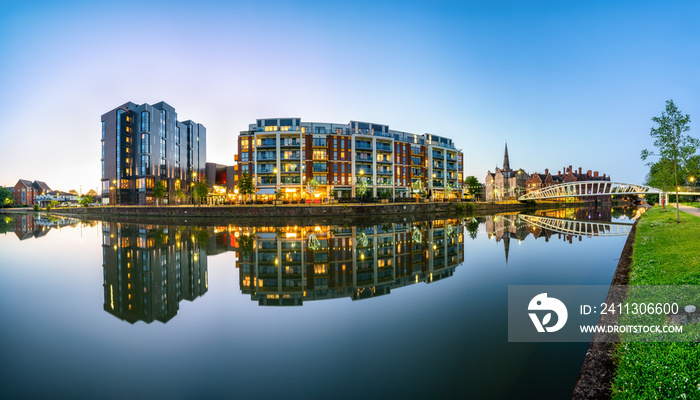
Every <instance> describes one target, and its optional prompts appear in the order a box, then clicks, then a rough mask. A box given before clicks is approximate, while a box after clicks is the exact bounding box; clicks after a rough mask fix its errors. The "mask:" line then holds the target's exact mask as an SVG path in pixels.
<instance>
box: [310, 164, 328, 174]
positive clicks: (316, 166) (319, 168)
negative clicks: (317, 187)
mask: <svg viewBox="0 0 700 400" xmlns="http://www.w3.org/2000/svg"><path fill="white" fill-rule="evenodd" d="M313 168H314V172H328V168H327V166H326V163H317V162H315V163H314V165H313Z"/></svg>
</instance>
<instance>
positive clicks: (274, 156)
mask: <svg viewBox="0 0 700 400" xmlns="http://www.w3.org/2000/svg"><path fill="white" fill-rule="evenodd" d="M276 159H277V154H270V155H268V154H260V153H258V161H265V160H276Z"/></svg>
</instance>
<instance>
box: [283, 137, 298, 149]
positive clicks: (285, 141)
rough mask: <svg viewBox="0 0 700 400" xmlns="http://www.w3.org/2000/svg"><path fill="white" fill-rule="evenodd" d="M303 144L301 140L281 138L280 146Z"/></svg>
mask: <svg viewBox="0 0 700 400" xmlns="http://www.w3.org/2000/svg"><path fill="white" fill-rule="evenodd" d="M299 146H301V141H300V140H296V139H295V140H284V139H281V140H280V147H299Z"/></svg>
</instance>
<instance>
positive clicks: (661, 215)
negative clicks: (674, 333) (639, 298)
mask: <svg viewBox="0 0 700 400" xmlns="http://www.w3.org/2000/svg"><path fill="white" fill-rule="evenodd" d="M632 259H633V261H632V266H631V272H630V285H682V284H690V285H700V218H698V217H695V216H692V215H689V214H686V213H681V223H680V224H678V223H676V213H675V209H673V208H672V207H668V209H667V211H666V212H664V211H662V210H661V207H658V206H656V207H653V208H652V209H650V210H649V211H648V212H647V213H646V214H644V216H643V217H642V218H641V220H640V221H639V223H638V224H637V234H636V237H635V242H634V254H633V256H632ZM695 328H696V327H693V329H695ZM616 359H617V373H616V376H615V379H614V381H613V399H657V398H664V399H665V398H673V399H700V343H698V342H673V343H669V342H651V343H650V342H633V343H629V342H628V343H621V344H620V345H618V346H617V347H616Z"/></svg>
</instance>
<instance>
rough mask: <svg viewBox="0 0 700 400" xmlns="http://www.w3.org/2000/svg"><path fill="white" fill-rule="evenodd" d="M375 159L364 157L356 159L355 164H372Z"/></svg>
mask: <svg viewBox="0 0 700 400" xmlns="http://www.w3.org/2000/svg"><path fill="white" fill-rule="evenodd" d="M372 160H373V158H372V157H368V156H363V157H355V162H360V163H369V164H371V163H372Z"/></svg>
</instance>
